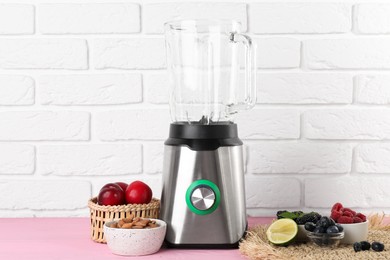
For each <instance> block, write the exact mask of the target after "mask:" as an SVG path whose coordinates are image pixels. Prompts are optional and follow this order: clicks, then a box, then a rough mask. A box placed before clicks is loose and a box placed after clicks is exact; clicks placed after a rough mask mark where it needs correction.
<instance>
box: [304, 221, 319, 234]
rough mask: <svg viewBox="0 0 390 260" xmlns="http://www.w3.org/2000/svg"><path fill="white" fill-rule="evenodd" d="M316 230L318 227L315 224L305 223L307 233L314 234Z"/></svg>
mask: <svg viewBox="0 0 390 260" xmlns="http://www.w3.org/2000/svg"><path fill="white" fill-rule="evenodd" d="M315 228H316V225H315V224H314V223H313V222H307V223H305V229H306V230H307V231H310V232H313V231H314V229H315Z"/></svg>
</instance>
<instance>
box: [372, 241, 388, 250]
mask: <svg viewBox="0 0 390 260" xmlns="http://www.w3.org/2000/svg"><path fill="white" fill-rule="evenodd" d="M371 248H372V250H374V251H376V252H381V251H383V250H384V249H385V245H384V244H382V243H380V242H376V241H375V242H372V244H371Z"/></svg>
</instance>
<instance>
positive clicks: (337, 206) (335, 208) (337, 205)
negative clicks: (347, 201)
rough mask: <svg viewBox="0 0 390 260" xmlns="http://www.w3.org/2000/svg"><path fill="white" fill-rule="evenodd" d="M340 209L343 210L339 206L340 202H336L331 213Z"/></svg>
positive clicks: (341, 206)
mask: <svg viewBox="0 0 390 260" xmlns="http://www.w3.org/2000/svg"><path fill="white" fill-rule="evenodd" d="M342 208H343V205H341V203H340V202H337V203H336V204H334V205H333V207H332V210H331V212H333V211H340V210H341V209H342Z"/></svg>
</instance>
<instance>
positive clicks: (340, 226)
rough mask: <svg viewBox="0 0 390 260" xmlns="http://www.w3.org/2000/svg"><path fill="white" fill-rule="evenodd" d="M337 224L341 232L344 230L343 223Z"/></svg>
mask: <svg viewBox="0 0 390 260" xmlns="http://www.w3.org/2000/svg"><path fill="white" fill-rule="evenodd" d="M335 226H336V227H337V228H338V229H339V232H343V230H344V228H343V226H342V225H340V224H339V223H336V225H335Z"/></svg>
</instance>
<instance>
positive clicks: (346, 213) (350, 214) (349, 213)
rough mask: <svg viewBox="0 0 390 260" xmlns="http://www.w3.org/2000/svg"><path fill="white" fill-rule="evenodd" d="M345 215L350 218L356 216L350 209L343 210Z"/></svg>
mask: <svg viewBox="0 0 390 260" xmlns="http://www.w3.org/2000/svg"><path fill="white" fill-rule="evenodd" d="M343 216H347V217H350V218H353V217H354V215H353V214H352V213H351V212H349V211H344V212H343Z"/></svg>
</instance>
